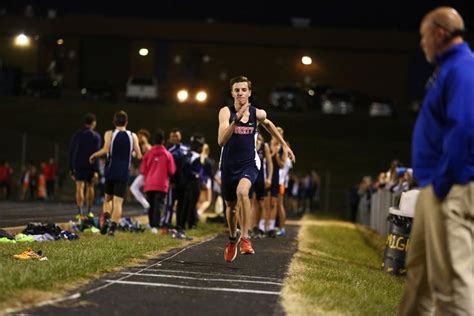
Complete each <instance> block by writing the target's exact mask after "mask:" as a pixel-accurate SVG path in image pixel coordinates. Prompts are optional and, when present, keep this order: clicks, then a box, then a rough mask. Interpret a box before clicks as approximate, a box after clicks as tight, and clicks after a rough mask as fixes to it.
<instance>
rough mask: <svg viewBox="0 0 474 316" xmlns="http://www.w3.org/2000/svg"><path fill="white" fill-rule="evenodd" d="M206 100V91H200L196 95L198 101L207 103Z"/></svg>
mask: <svg viewBox="0 0 474 316" xmlns="http://www.w3.org/2000/svg"><path fill="white" fill-rule="evenodd" d="M206 100H207V93H206V91H198V93H196V101H198V102H205V101H206Z"/></svg>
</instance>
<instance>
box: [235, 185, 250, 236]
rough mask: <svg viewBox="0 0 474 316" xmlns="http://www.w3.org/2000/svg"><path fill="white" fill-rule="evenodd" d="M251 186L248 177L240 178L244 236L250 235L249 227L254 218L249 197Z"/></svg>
mask: <svg viewBox="0 0 474 316" xmlns="http://www.w3.org/2000/svg"><path fill="white" fill-rule="evenodd" d="M251 187H252V183H251V182H250V180H249V179H247V178H242V179H240V181H239V185H238V186H237V200H238V201H239V203H240V207H241V208H242V215H241V218H240V226H241V230H242V237H243V238H248V237H249V227H250V224H251V220H252V218H251V213H252V205H251V204H250V198H249V191H250V188H251Z"/></svg>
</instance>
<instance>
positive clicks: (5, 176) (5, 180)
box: [0, 160, 13, 200]
mask: <svg viewBox="0 0 474 316" xmlns="http://www.w3.org/2000/svg"><path fill="white" fill-rule="evenodd" d="M12 174H13V168H12V167H10V162H8V161H6V160H4V161H2V163H1V164H0V197H2V198H3V197H4V198H5V199H7V200H8V199H9V198H10V189H11V182H12Z"/></svg>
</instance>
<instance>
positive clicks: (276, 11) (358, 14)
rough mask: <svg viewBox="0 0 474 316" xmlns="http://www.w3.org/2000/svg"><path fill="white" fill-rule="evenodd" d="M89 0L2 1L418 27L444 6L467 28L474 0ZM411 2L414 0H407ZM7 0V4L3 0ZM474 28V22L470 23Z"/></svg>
mask: <svg viewBox="0 0 474 316" xmlns="http://www.w3.org/2000/svg"><path fill="white" fill-rule="evenodd" d="M275 2H276V1H273V3H272V2H269V1H251V0H244V1H242V0H240V1H196V0H155V1H141V0H134V1H127V0H125V1H124V0H118V1H114V2H112V1H100V0H96V1H90V0H82V1H80V0H68V1H65V0H36V1H35V0H3V1H0V8H1V7H5V8H6V9H7V13H21V12H22V11H23V10H24V8H25V6H26V5H28V4H31V5H33V7H34V8H35V13H36V14H37V15H41V14H44V12H45V11H46V9H47V8H51V7H55V8H58V13H59V15H66V14H95V15H110V16H129V17H144V18H164V19H181V20H183V19H184V20H198V21H199V20H201V21H204V20H206V19H209V18H212V19H213V20H214V21H216V22H231V23H256V24H279V25H290V18H291V17H306V18H310V19H311V25H312V26H322V27H342V28H366V29H367V28H368V29H377V28H378V29H399V30H416V29H417V28H418V24H419V21H420V19H421V18H422V17H423V15H424V14H425V13H426V12H427V11H429V10H431V9H433V8H435V7H437V6H440V5H450V6H453V7H455V8H456V9H458V10H459V11H460V13H461V15H462V16H463V17H464V19H465V21H466V24H467V27H468V28H469V27H470V23H469V22H470V21H473V20H474V10H473V7H474V4H473V2H474V1H472V0H471V1H469V0H465V1H428V0H412V1H394V0H380V1H378V2H375V1H370V2H369V1H330V0H329V1H327V0H326V1H317V0H312V1H299V0H296V1H292V0H290V1H284V0H279V2H283V3H284V4H283V5H282V4H275ZM408 3H410V4H408ZM2 4H3V5H2ZM470 28H471V29H472V28H473V27H472V26H471V27H470Z"/></svg>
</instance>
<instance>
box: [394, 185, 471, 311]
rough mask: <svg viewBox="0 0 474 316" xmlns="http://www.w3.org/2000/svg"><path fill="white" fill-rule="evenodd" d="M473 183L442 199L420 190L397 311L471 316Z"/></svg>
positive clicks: (451, 192) (453, 190)
mask: <svg viewBox="0 0 474 316" xmlns="http://www.w3.org/2000/svg"><path fill="white" fill-rule="evenodd" d="M473 231H474V182H471V183H469V184H467V185H454V186H453V187H452V189H451V191H450V192H449V194H448V196H447V197H446V198H445V199H444V200H442V201H441V200H439V199H438V198H437V197H436V196H435V195H434V193H433V189H432V187H431V186H428V187H425V188H423V189H422V190H421V192H420V195H419V196H418V201H417V204H416V210H415V218H414V221H413V228H412V231H411V235H410V246H409V247H410V248H409V249H408V254H407V260H406V268H407V277H406V283H405V292H404V294H403V297H402V300H401V302H400V307H399V315H433V314H435V315H474V249H473V247H474V242H473Z"/></svg>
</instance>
